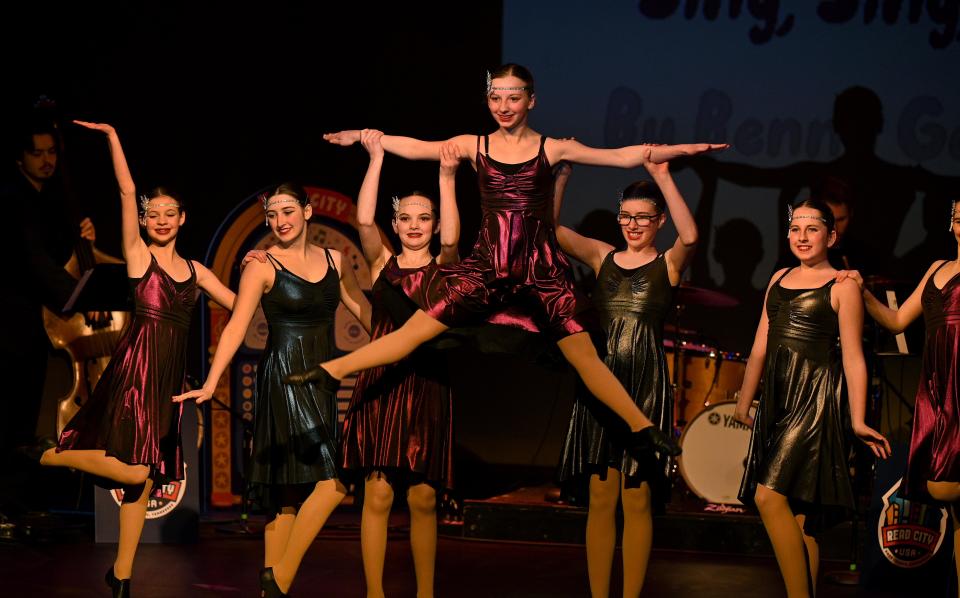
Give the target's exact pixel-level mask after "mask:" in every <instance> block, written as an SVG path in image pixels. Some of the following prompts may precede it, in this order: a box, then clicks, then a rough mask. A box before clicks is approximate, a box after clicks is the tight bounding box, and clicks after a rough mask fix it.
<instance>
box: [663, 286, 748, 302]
mask: <svg viewBox="0 0 960 598" xmlns="http://www.w3.org/2000/svg"><path fill="white" fill-rule="evenodd" d="M676 301H677V303H678V304H679V305H706V306H709V307H736V306H737V305H740V300H739V299H737V298H736V297H732V296H730V295H727V294H726V293H721V292H720V291H714V290H712V289H705V288H703V287H695V286H693V285H692V284H687V283H683V282H682V283H680V288H679V289H677V296H676Z"/></svg>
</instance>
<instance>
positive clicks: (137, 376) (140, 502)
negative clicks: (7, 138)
mask: <svg viewBox="0 0 960 598" xmlns="http://www.w3.org/2000/svg"><path fill="white" fill-rule="evenodd" d="M75 122H76V123H77V124H79V125H81V126H84V127H87V128H89V129H93V130H96V131H101V132H103V133H105V134H106V135H107V139H108V141H109V143H110V155H111V156H112V158H113V168H114V172H115V174H116V177H117V183H118V185H119V187H120V206H121V219H122V226H123V228H122V234H123V255H124V258H125V259H126V263H127V275H128V276H129V277H130V285H131V288H132V292H133V299H134V304H135V308H136V313H135V315H134V317H133V321H132V322H131V324H130V326H129V327H128V328H127V329H126V330H125V331H124V333H123V336H122V337H121V338H120V341H119V343H118V344H117V348H116V349H115V350H114V352H113V356H112V357H111V359H110V364H109V366H108V367H107V369H106V371H105V372H104V373H103V376H102V377H101V378H100V381H99V382H98V383H97V387H96V389H95V390H94V392H93V395H92V396H91V397H90V400H89V401H87V402H86V403H85V404H84V405H83V407H81V408H80V411H78V412H77V414H76V415H75V416H74V417H73V419H72V420H70V422H69V423H68V424H67V426H66V428H65V429H64V431H63V434H61V436H60V442H59V445H58V446H57V447H56V448H51V449H49V450H48V451H46V452H45V453H44V454H43V457H42V458H41V463H42V464H43V465H51V466H60V467H71V468H73V469H78V470H80V471H85V472H87V473H90V474H93V475H94V476H96V478H97V483H98V484H99V485H102V486H105V487H107V488H123V490H124V493H123V502H122V504H121V506H120V537H119V543H118V545H117V559H116V561H115V562H114V563H113V565H112V566H111V567H110V569H108V570H107V574H106V582H107V584H108V585H109V586H110V587H111V589H112V590H113V595H114V596H128V595H129V593H130V577H131V575H132V573H133V559H134V555H135V554H136V550H137V544H138V543H139V541H140V532H141V531H142V530H143V522H144V518H145V516H146V511H147V500H148V498H149V497H150V495H151V493H153V492H158V491H159V487H160V485H161V484H163V483H164V480H167V479H183V456H182V449H181V443H180V409H181V406H180V405H178V404H175V403H173V400H172V398H173V396H174V395H176V394H179V393H180V392H182V389H183V380H184V365H185V361H186V352H187V335H188V332H189V329H190V315H191V312H192V310H193V306H194V303H195V301H196V293H197V288H198V287H199V288H201V289H203V290H204V291H206V292H207V293H208V294H209V295H210V297H211V298H212V299H213V300H214V301H216V302H217V303H219V304H220V305H222V306H224V307H226V308H227V309H231V308H232V307H233V302H234V298H235V295H234V293H233V291H231V290H230V289H228V288H227V287H225V286H224V285H223V283H221V282H220V280H219V279H217V277H216V276H214V274H213V273H212V272H210V271H209V270H208V269H207V268H205V267H204V266H203V265H201V264H199V263H198V262H194V261H192V260H185V259H183V258H182V257H180V256H179V255H178V254H177V251H176V239H177V233H178V232H179V230H180V226H181V225H182V224H183V222H184V218H185V214H184V211H183V209H182V204H181V202H180V200H178V199H177V198H175V197H174V196H172V195H171V194H170V193H169V192H168V191H165V190H164V189H161V188H157V189H154V190H153V191H151V192H150V193H148V194H147V195H144V196H141V205H140V209H141V213H140V215H139V216H138V214H137V200H136V192H135V188H134V184H133V178H132V177H131V176H130V171H129V169H128V168H127V162H126V159H125V158H124V155H123V148H122V147H121V146H120V139H119V138H118V137H117V133H116V131H114V129H113V127H111V126H110V125H103V124H94V123H86V122H80V121H75ZM141 227H142V228H143V230H144V231H145V232H146V235H147V239H148V242H146V243H145V242H144V241H143V239H142V238H141V236H140V229H141Z"/></svg>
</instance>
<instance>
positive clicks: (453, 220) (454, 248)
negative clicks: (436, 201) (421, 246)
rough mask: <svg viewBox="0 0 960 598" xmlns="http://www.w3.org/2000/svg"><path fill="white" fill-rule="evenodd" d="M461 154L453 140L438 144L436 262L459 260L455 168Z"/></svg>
mask: <svg viewBox="0 0 960 598" xmlns="http://www.w3.org/2000/svg"><path fill="white" fill-rule="evenodd" d="M462 158H463V154H461V152H460V147H459V146H458V145H457V144H456V143H455V142H453V141H448V142H446V143H444V144H443V145H441V146H440V256H439V257H438V258H437V263H440V264H449V263H452V262H457V261H460V252H459V249H458V245H459V243H460V210H459V209H458V208H457V168H458V167H459V166H460V160H461V159H462Z"/></svg>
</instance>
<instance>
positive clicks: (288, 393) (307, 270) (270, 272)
mask: <svg viewBox="0 0 960 598" xmlns="http://www.w3.org/2000/svg"><path fill="white" fill-rule="evenodd" d="M263 202H264V205H263V208H264V212H265V213H266V221H267V225H268V226H269V227H270V230H271V231H272V232H273V234H274V235H275V236H276V238H277V243H276V244H275V245H273V246H272V247H270V248H269V249H268V250H267V252H266V261H265V262H261V261H259V260H251V261H250V262H249V263H248V264H247V266H246V268H245V269H244V271H243V274H242V275H241V276H240V290H239V291H238V293H237V301H236V305H235V306H234V311H233V315H232V316H231V318H230V321H229V322H228V323H227V325H226V327H225V328H224V330H223V334H222V335H221V337H220V344H219V345H218V346H217V352H216V354H215V355H214V356H213V362H212V363H211V365H210V372H209V373H208V375H207V379H206V381H205V382H204V384H203V387H202V388H200V389H197V390H194V391H190V392H188V393H185V394H182V395H179V396H178V397H176V399H175V400H177V401H184V400H188V399H196V400H197V402H198V403H199V402H203V401H206V400H207V399H209V398H210V397H211V396H213V393H214V391H215V390H216V387H217V381H218V380H219V379H220V376H222V375H223V372H224V370H225V369H226V368H227V365H228V364H229V363H230V360H231V359H232V358H233V356H234V354H235V353H236V352H237V349H238V348H239V347H240V343H241V342H242V341H243V338H244V335H245V334H246V331H247V327H248V326H249V325H250V321H251V320H252V319H253V315H254V313H255V312H256V310H257V305H258V304H259V305H261V306H262V307H263V313H264V315H265V316H266V318H267V323H268V324H269V327H270V329H269V335H268V337H267V347H266V349H265V351H264V353H263V356H262V357H261V359H260V364H259V365H258V366H257V396H256V403H255V406H254V422H253V423H254V428H253V429H254V431H253V457H252V467H251V471H250V474H249V480H250V482H251V484H252V485H253V486H254V489H255V490H257V491H258V493H259V494H260V496H261V497H262V502H263V503H264V505H265V506H267V507H268V509H269V510H270V511H271V512H272V514H273V518H272V519H271V520H270V522H269V523H268V524H267V526H266V528H264V534H263V535H264V557H263V558H264V569H263V570H262V571H261V573H260V587H261V591H262V594H261V595H262V596H269V597H276V596H285V595H286V594H285V592H286V591H287V590H288V589H289V587H290V585H291V584H292V583H293V579H294V577H295V575H296V573H297V568H298V567H299V566H300V561H301V560H302V559H303V555H304V554H305V553H306V551H307V548H309V547H310V544H311V543H313V540H314V538H316V536H317V534H318V533H319V532H320V529H321V528H322V527H323V524H324V522H325V521H326V520H327V517H328V516H329V515H330V513H331V512H333V509H334V508H336V506H337V505H338V504H340V501H341V500H343V497H344V495H345V494H346V489H345V488H344V486H343V484H341V482H340V480H339V475H338V465H339V460H338V458H337V452H338V443H339V424H338V421H337V403H336V390H337V386H339V383H338V384H337V385H336V386H332V387H324V388H319V387H318V385H316V384H309V385H305V386H291V385H288V384H284V383H283V382H282V381H281V380H282V378H283V377H284V376H286V375H288V374H290V372H291V371H297V370H302V369H304V368H306V367H308V366H309V365H311V364H313V363H315V362H316V361H317V360H323V359H329V358H330V357H331V355H332V353H333V335H332V326H333V321H334V315H335V312H336V309H337V305H338V304H339V303H340V302H341V301H342V302H343V303H344V305H346V306H347V308H348V309H349V310H350V311H351V312H352V313H353V314H354V315H355V316H356V317H357V318H358V319H359V320H360V322H361V323H362V324H363V326H364V327H365V328H366V329H367V330H369V329H370V304H369V303H368V302H367V299H366V298H365V297H364V296H363V293H362V292H361V291H360V287H359V286H358V285H357V281H356V278H355V277H354V274H353V269H352V268H350V267H349V265H348V264H345V263H344V260H343V255H342V254H341V253H340V252H339V251H335V250H332V249H326V248H323V247H317V246H315V245H312V244H310V243H309V242H308V241H307V222H308V221H309V220H310V216H311V215H312V206H311V205H310V200H309V198H308V197H307V193H306V191H305V190H304V189H303V188H302V187H300V186H299V185H295V184H291V183H284V184H282V185H280V186H279V187H277V189H276V190H275V191H273V192H272V193H269V194H266V195H265V196H264V198H263Z"/></svg>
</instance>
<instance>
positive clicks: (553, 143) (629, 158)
mask: <svg viewBox="0 0 960 598" xmlns="http://www.w3.org/2000/svg"><path fill="white" fill-rule="evenodd" d="M728 147H730V145H729V144H727V143H682V144H679V145H629V146H626V147H618V148H612V149H600V148H595V147H589V146H586V145H584V144H582V143H580V142H579V141H577V140H576V139H550V143H549V144H548V145H547V147H546V148H545V149H546V151H547V155H548V156H549V158H550V162H551V163H552V164H556V163H558V162H560V161H561V160H566V161H568V162H575V163H577V164H590V165H593V166H613V167H616V168H636V167H638V166H645V165H646V163H647V162H653V163H655V164H660V163H663V162H669V161H670V160H673V159H674V158H679V157H681V156H694V155H697V154H703V153H706V152H716V151H720V150H725V149H727V148H728Z"/></svg>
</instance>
